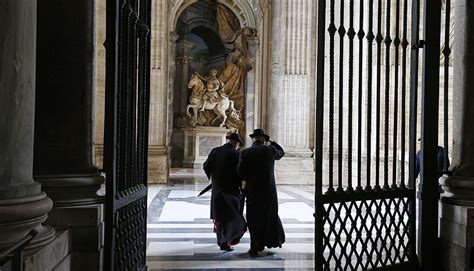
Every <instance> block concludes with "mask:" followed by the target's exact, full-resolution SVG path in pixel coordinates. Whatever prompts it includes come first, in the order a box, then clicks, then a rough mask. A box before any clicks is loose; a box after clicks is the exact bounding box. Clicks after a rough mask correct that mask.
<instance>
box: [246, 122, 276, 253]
mask: <svg viewBox="0 0 474 271" xmlns="http://www.w3.org/2000/svg"><path fill="white" fill-rule="evenodd" d="M250 137H251V138H252V139H253V145H252V147H250V148H247V149H245V150H243V151H242V152H241V154H240V161H239V166H238V171H239V174H240V176H241V177H242V180H243V182H244V185H245V194H246V197H247V225H248V227H249V231H250V250H249V254H250V255H251V256H256V255H258V252H260V251H263V250H264V249H265V247H268V248H272V247H281V245H282V244H283V243H284V242H285V232H284V230H283V226H282V224H281V220H280V217H279V216H278V198H277V190H276V185H275V176H274V166H275V160H280V159H281V158H282V157H283V156H284V155H285V152H284V151H283V148H282V147H281V146H280V145H278V144H277V143H276V142H273V141H270V137H269V136H268V135H266V134H265V131H264V130H263V129H255V130H254V132H253V134H251V135H250Z"/></svg>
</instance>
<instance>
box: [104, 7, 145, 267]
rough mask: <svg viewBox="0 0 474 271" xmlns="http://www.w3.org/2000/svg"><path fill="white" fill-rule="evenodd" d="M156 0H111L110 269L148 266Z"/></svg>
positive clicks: (108, 71) (107, 148) (108, 127)
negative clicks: (152, 28) (153, 11)
mask: <svg viewBox="0 0 474 271" xmlns="http://www.w3.org/2000/svg"><path fill="white" fill-rule="evenodd" d="M150 11H151V0H107V40H106V60H107V62H106V108H105V110H106V112H105V114H106V115H105V140H104V141H105V157H104V165H105V172H106V192H107V195H106V224H105V225H106V231H105V238H106V244H105V258H104V269H105V270H146V257H145V251H146V217H147V208H146V197H147V164H148V114H149V113H148V112H149V100H150V98H149V97H150V23H151V20H150V16H151V14H150Z"/></svg>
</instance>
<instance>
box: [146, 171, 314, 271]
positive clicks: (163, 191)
mask: <svg viewBox="0 0 474 271" xmlns="http://www.w3.org/2000/svg"><path fill="white" fill-rule="evenodd" d="M204 177H205V176H203V175H202V170H174V171H173V172H172V181H171V183H170V184H167V185H154V186H150V187H149V192H148V234H147V265H148V269H149V270H186V269H192V270H215V269H221V270H254V269H256V270H312V269H313V266H314V257H313V253H314V222H313V221H314V220H313V219H314V218H313V212H314V211H313V206H314V199H313V197H314V196H313V195H314V187H313V186H287V185H279V186H278V199H279V203H280V204H279V214H280V218H281V219H282V222H283V226H284V228H285V233H286V242H285V244H283V247H282V248H278V249H271V250H269V249H266V250H265V251H264V253H262V255H261V256H260V257H257V258H250V257H249V256H248V254H247V251H248V249H249V247H250V244H249V243H250V239H249V234H248V232H247V233H246V234H245V235H244V236H243V238H242V240H241V243H240V244H238V245H236V246H234V251H231V252H223V251H221V250H219V247H218V246H217V244H216V237H215V233H214V232H213V231H212V229H213V225H212V221H211V220H210V219H209V202H210V192H207V193H206V194H204V195H203V196H201V197H199V198H198V197H197V194H198V193H199V192H200V191H201V190H202V189H203V188H204V187H206V185H207V183H206V181H205V180H204V179H205V178H204Z"/></svg>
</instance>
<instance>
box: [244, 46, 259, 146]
mask: <svg viewBox="0 0 474 271" xmlns="http://www.w3.org/2000/svg"><path fill="white" fill-rule="evenodd" d="M247 43H248V51H249V57H250V59H252V63H251V65H252V70H250V71H248V72H247V80H246V82H245V83H246V87H245V88H246V92H245V130H246V133H247V134H250V133H252V131H253V129H255V128H257V127H255V122H256V121H255V116H256V112H255V111H256V108H255V92H256V89H255V74H256V67H255V65H256V62H255V59H256V54H257V50H258V45H259V43H258V37H252V38H248V39H247ZM242 137H244V138H245V146H246V147H250V146H251V145H252V140H250V139H249V138H248V137H247V136H246V135H242Z"/></svg>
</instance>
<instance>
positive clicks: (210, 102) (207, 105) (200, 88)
mask: <svg viewBox="0 0 474 271" xmlns="http://www.w3.org/2000/svg"><path fill="white" fill-rule="evenodd" d="M204 82H205V83H204ZM224 86H225V84H224V83H223V82H222V81H220V80H219V79H218V78H217V70H216V69H211V71H210V76H209V77H207V78H205V77H204V76H202V75H200V74H199V73H197V72H195V73H193V74H192V76H191V79H190V80H189V82H188V88H190V89H191V96H190V97H189V104H188V105H187V106H186V115H187V116H188V117H190V118H192V121H191V123H192V124H193V125H196V124H198V114H199V112H204V111H205V110H212V111H213V112H214V113H215V114H216V117H215V118H214V119H213V120H212V121H210V123H209V125H211V126H212V125H213V124H214V122H216V121H217V120H218V119H219V118H222V122H221V123H220V124H219V127H224V125H225V122H226V120H227V118H228V116H227V113H226V111H227V110H230V113H229V116H230V117H231V118H234V119H236V120H239V119H240V112H239V111H238V110H236V109H235V107H234V101H232V100H230V99H229V98H228V97H227V95H226V94H225V92H224ZM190 109H192V111H193V113H192V114H191V113H190Z"/></svg>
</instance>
